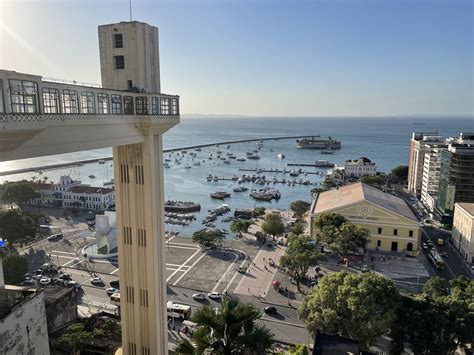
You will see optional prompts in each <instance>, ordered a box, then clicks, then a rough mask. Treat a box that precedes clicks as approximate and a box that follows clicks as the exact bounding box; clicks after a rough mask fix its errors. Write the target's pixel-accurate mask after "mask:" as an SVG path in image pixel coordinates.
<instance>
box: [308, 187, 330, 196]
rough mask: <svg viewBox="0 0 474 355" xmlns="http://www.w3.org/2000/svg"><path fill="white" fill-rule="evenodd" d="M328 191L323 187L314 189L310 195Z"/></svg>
mask: <svg viewBox="0 0 474 355" xmlns="http://www.w3.org/2000/svg"><path fill="white" fill-rule="evenodd" d="M327 190H328V189H327V188H325V187H315V188H313V189H311V195H313V194H320V193H321V192H324V191H327Z"/></svg>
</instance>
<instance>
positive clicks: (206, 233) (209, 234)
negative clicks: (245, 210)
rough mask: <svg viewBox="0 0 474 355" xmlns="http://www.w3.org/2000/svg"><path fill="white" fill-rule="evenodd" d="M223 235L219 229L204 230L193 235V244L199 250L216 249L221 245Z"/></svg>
mask: <svg viewBox="0 0 474 355" xmlns="http://www.w3.org/2000/svg"><path fill="white" fill-rule="evenodd" d="M224 238H225V236H224V233H223V232H222V231H221V230H219V229H204V230H201V231H197V232H194V233H193V242H194V243H198V244H199V246H200V247H201V248H217V247H219V246H221V245H222V240H224Z"/></svg>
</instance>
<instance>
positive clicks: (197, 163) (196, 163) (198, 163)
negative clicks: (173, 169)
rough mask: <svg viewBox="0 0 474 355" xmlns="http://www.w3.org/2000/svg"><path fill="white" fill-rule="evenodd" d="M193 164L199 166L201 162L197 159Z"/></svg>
mask: <svg viewBox="0 0 474 355" xmlns="http://www.w3.org/2000/svg"><path fill="white" fill-rule="evenodd" d="M193 165H194V166H201V163H200V162H198V161H197V162H195V163H193Z"/></svg>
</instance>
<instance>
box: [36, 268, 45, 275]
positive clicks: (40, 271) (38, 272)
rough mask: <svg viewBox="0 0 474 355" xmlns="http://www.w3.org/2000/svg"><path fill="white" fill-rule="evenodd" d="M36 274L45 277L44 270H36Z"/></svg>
mask: <svg viewBox="0 0 474 355" xmlns="http://www.w3.org/2000/svg"><path fill="white" fill-rule="evenodd" d="M34 274H35V275H43V270H41V269H36V270H35V273H34Z"/></svg>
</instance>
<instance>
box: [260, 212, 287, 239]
mask: <svg viewBox="0 0 474 355" xmlns="http://www.w3.org/2000/svg"><path fill="white" fill-rule="evenodd" d="M262 230H263V231H264V232H265V233H268V234H270V235H272V236H275V235H279V234H282V233H283V232H284V231H285V225H284V224H283V221H282V219H281V216H280V215H279V214H276V213H270V214H267V215H266V216H265V220H264V222H263V224H262Z"/></svg>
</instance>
